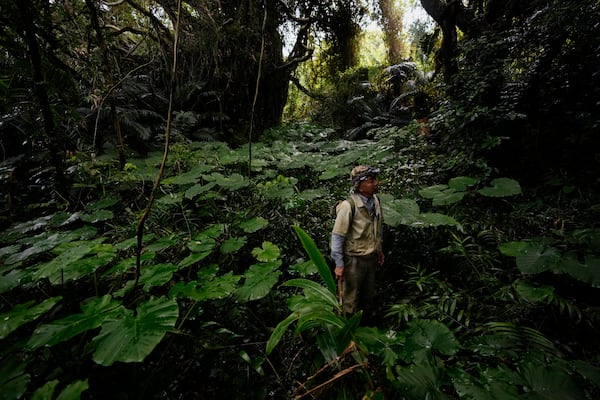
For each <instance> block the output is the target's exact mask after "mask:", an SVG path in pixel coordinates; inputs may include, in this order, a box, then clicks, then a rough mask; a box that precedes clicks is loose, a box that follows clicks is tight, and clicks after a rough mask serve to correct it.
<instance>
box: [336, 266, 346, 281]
mask: <svg viewBox="0 0 600 400" xmlns="http://www.w3.org/2000/svg"><path fill="white" fill-rule="evenodd" d="M335 276H336V278H338V279H342V277H343V276H344V266H343V265H338V266H337V267H335Z"/></svg>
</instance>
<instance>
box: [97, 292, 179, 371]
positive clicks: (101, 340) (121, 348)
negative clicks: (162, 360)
mask: <svg viewBox="0 0 600 400" xmlns="http://www.w3.org/2000/svg"><path fill="white" fill-rule="evenodd" d="M178 316H179V306H178V305H177V301H175V300H173V299H168V298H165V297H161V298H152V299H150V300H149V301H147V302H145V303H142V304H140V305H139V307H138V308H137V314H136V315H134V313H133V311H131V310H127V311H126V313H125V314H124V315H122V316H120V317H119V318H114V317H112V318H108V319H107V320H106V321H104V323H103V324H102V329H101V331H100V333H99V334H98V336H96V337H95V338H94V339H93V340H92V344H93V345H94V346H95V348H96V351H95V352H94V355H93V359H94V361H95V362H96V363H98V364H101V365H104V366H110V365H112V364H114V363H115V362H118V361H120V362H141V361H143V360H144V359H145V358H146V357H147V356H148V355H149V354H150V353H151V352H152V350H154V348H155V347H156V345H158V343H160V341H161V340H162V339H163V337H164V336H165V334H166V333H167V332H169V331H170V330H171V329H173V326H175V323H176V322H177V318H178Z"/></svg>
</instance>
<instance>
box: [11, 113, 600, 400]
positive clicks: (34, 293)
mask: <svg viewBox="0 0 600 400" xmlns="http://www.w3.org/2000/svg"><path fill="white" fill-rule="evenodd" d="M367 136H368V137H367V138H366V139H364V140H356V141H347V140H343V139H339V138H336V137H335V135H334V132H333V131H332V130H327V129H321V128H317V127H313V126H308V125H292V126H288V127H284V128H280V129H277V130H273V131H271V132H268V133H267V134H266V135H265V136H264V139H263V141H261V142H260V143H254V144H253V147H252V155H253V156H252V159H251V160H250V162H249V159H248V155H249V149H248V147H247V146H241V147H239V148H230V147H229V146H228V145H226V144H224V143H222V142H218V141H214V142H202V143H191V142H188V141H185V140H183V139H181V140H175V143H174V144H172V146H171V148H170V153H169V157H168V161H167V170H166V175H165V177H164V178H163V180H162V182H161V186H160V193H159V195H158V197H157V198H156V201H155V202H154V205H153V207H152V210H151V213H150V215H149V218H148V220H147V222H146V225H145V230H144V237H143V249H142V253H141V268H140V275H139V276H136V275H137V274H136V258H135V254H136V226H137V222H138V220H139V218H140V215H141V212H142V210H143V209H144V208H145V206H146V204H147V200H148V195H149V192H150V189H151V187H152V182H153V180H154V178H155V176H156V173H157V167H158V165H159V163H160V159H161V157H162V154H161V153H160V152H156V153H152V152H151V153H149V155H148V157H144V158H130V159H129V160H128V163H127V165H126V166H125V168H124V169H122V170H121V169H119V168H118V162H117V161H116V158H117V157H116V155H114V154H107V155H105V156H103V157H101V158H99V159H95V160H92V159H91V158H90V157H89V156H88V155H86V154H83V153H82V154H75V155H73V157H72V158H71V159H69V160H68V162H69V164H70V166H69V169H68V171H69V179H70V180H71V183H72V193H71V194H72V198H73V199H76V201H71V202H66V201H65V200H64V199H61V198H58V197H53V196H52V190H51V187H50V186H48V187H44V186H41V185H36V184H33V183H31V184H29V185H27V186H24V187H21V188H20V189H19V190H18V191H15V192H12V193H11V195H12V198H11V202H12V203H11V208H9V209H7V210H6V211H5V212H3V213H2V216H1V217H2V222H3V224H4V226H5V228H4V230H3V231H2V233H1V235H0V240H1V246H0V274H2V279H1V280H0V293H1V300H2V301H1V303H0V317H1V318H0V320H1V322H0V324H1V325H0V343H1V351H0V393H2V395H1V396H0V398H3V399H17V398H34V399H41V398H60V399H71V398H79V397H81V398H84V399H182V398H186V399H192V398H193V399H217V398H229V399H284V398H319V399H334V398H335V399H344V398H346V399H358V398H370V399H384V398H385V399H419V400H420V399H424V398H432V399H454V398H456V399H458V398H460V399H515V398H528V399H566V398H570V399H594V398H597V396H598V394H599V393H600V391H599V387H598V385H599V384H600V368H599V365H600V364H599V363H600V358H599V353H598V349H599V348H600V343H599V340H600V339H599V338H600V325H599V324H600V314H599V311H600V308H599V307H600V303H599V300H598V299H599V298H600V297H599V296H598V285H599V283H600V229H599V227H598V222H597V221H598V220H600V218H599V216H600V199H599V197H598V191H597V187H594V186H593V185H579V184H578V183H577V182H576V181H575V180H573V179H567V178H566V177H565V176H564V175H561V174H559V173H555V174H552V176H549V178H548V179H547V180H546V181H544V182H543V183H541V184H537V185H535V186H533V185H530V184H529V183H528V184H527V185H526V184H524V183H520V182H519V176H503V175H502V174H500V173H499V172H498V171H497V170H496V169H494V168H493V166H488V165H487V164H486V163H485V161H483V160H479V161H477V162H476V163H475V162H472V161H471V162H470V163H468V164H467V163H466V162H465V160H464V159H463V158H461V157H460V156H455V157H450V156H447V155H444V154H441V153H440V152H438V147H437V145H436V144H434V143H433V142H432V141H431V140H430V138H427V137H424V136H423V135H422V134H421V130H420V128H419V127H418V126H417V125H409V126H407V127H404V128H391V127H382V128H379V129H375V130H371V131H369V133H368V135H367ZM358 163H368V164H372V165H376V166H378V167H379V168H381V169H382V175H381V178H382V181H381V199H382V202H383V204H384V215H385V218H386V232H385V243H384V248H385V252H386V263H385V265H384V266H383V267H382V268H381V269H380V270H379V271H377V278H378V308H377V310H376V312H375V315H374V316H373V317H372V318H364V319H363V318H362V316H361V315H360V314H358V315H355V316H353V317H352V318H346V317H345V316H343V315H341V314H340V312H339V305H338V304H337V302H336V299H335V290H334V291H333V293H332V292H331V288H330V287H329V278H330V276H329V275H328V274H330V273H331V271H330V270H328V256H327V253H328V241H329V232H330V229H331V227H332V224H333V221H332V219H331V217H330V216H329V208H330V206H331V205H332V204H334V202H335V201H337V200H339V199H341V198H344V197H345V196H346V193H347V191H348V189H349V180H348V173H349V171H350V169H351V168H352V166H353V165H355V164H358ZM249 165H250V171H249V170H248V166H249ZM457 171H460V174H459V173H457ZM482 171H484V172H482ZM5 194H6V193H5ZM136 278H137V279H136ZM363 396H365V397H363Z"/></svg>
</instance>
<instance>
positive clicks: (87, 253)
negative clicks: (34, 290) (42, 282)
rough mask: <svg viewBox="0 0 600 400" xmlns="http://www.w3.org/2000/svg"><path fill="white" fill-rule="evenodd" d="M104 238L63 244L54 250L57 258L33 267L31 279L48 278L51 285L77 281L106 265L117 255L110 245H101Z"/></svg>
mask: <svg viewBox="0 0 600 400" xmlns="http://www.w3.org/2000/svg"><path fill="white" fill-rule="evenodd" d="M103 241H104V238H98V239H96V240H92V241H84V240H81V241H75V242H70V243H65V244H63V245H61V246H59V247H57V248H56V249H54V251H55V252H57V253H58V256H57V257H55V258H54V259H53V260H51V261H49V262H47V263H44V264H40V265H38V266H36V267H35V272H34V273H33V279H35V280H39V279H42V278H48V279H49V280H50V282H51V283H52V284H60V283H63V282H67V281H69V280H77V279H79V278H81V277H83V276H85V275H88V274H90V273H92V272H94V271H96V270H97V269H98V268H101V267H104V266H106V265H108V264H109V263H110V262H111V261H112V260H114V259H115V257H116V255H117V250H116V249H115V248H114V246H112V245H110V244H103V243H102V242H103Z"/></svg>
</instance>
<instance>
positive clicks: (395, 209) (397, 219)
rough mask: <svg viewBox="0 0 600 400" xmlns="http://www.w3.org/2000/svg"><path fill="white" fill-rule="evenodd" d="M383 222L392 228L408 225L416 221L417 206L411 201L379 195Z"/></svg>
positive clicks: (417, 214) (418, 211)
mask: <svg viewBox="0 0 600 400" xmlns="http://www.w3.org/2000/svg"><path fill="white" fill-rule="evenodd" d="M379 198H380V199H381V207H382V209H383V215H384V222H385V223H386V224H387V225H389V226H393V227H397V226H400V225H410V224H412V223H414V222H415V221H417V220H418V217H419V213H420V210H419V205H418V204H417V202H416V201H414V200H412V199H394V198H393V197H392V196H390V195H381V196H379Z"/></svg>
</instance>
